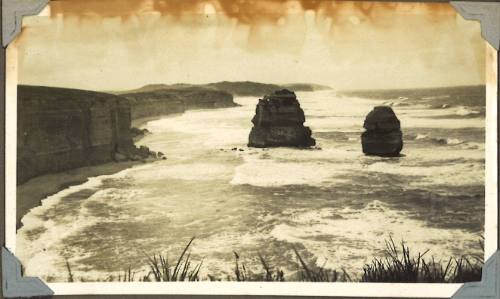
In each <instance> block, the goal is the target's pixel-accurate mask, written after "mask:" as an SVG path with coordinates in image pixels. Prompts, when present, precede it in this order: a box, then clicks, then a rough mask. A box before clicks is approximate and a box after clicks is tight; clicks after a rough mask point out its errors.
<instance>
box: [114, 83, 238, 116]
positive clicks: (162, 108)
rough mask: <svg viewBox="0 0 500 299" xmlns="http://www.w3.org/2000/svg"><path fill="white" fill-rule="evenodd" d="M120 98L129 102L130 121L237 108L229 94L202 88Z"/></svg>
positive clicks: (127, 95)
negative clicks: (204, 110)
mask: <svg viewBox="0 0 500 299" xmlns="http://www.w3.org/2000/svg"><path fill="white" fill-rule="evenodd" d="M121 96H122V97H124V98H126V99H128V100H129V103H130V108H131V115H132V119H137V118H141V117H152V116H159V115H166V114H172V113H182V112H184V111H186V110H189V109H211V108H226V107H235V106H237V104H236V103H234V102H233V96H232V95H231V94H230V93H228V92H225V91H220V90H213V89H209V88H202V87H183V88H175V89H174V88H168V89H156V90H151V91H143V92H132V93H125V94H121Z"/></svg>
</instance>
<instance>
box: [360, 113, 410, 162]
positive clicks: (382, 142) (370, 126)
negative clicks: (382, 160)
mask: <svg viewBox="0 0 500 299" xmlns="http://www.w3.org/2000/svg"><path fill="white" fill-rule="evenodd" d="M363 127H364V128H365V129H366V131H365V132H363V134H361V145H362V146H363V153H365V154H367V155H376V156H385V157H394V156H398V155H399V152H401V150H402V149H403V133H401V126H400V123H399V119H398V118H397V117H396V114H395V113H394V111H393V110H392V108H391V107H389V106H377V107H375V108H374V109H373V110H372V111H370V113H368V115H367V116H366V119H365V123H364V125H363Z"/></svg>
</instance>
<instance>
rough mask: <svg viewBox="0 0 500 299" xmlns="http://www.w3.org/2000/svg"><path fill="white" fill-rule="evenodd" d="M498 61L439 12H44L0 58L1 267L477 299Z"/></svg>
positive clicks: (65, 2)
mask: <svg viewBox="0 0 500 299" xmlns="http://www.w3.org/2000/svg"><path fill="white" fill-rule="evenodd" d="M493 53H494V54H495V55H496V52H495V50H492V48H491V46H490V45H488V44H487V42H485V40H484V39H483V38H482V36H481V28H480V24H479V22H475V21H469V20H465V19H464V18H463V17H462V16H461V15H460V14H458V13H457V11H456V10H455V8H454V7H453V6H451V5H450V4H449V3H415V2H413V3H412V2H375V1H369V2H368V1H326V0H325V1H317V0H262V1H252V0H240V1H229V0H185V1H179V0H57V1H50V2H49V4H48V6H47V7H46V8H45V9H44V10H43V11H42V12H41V13H40V14H39V15H37V16H28V17H25V18H24V19H23V27H22V31H21V33H20V35H19V36H17V37H16V39H15V40H14V41H13V42H12V43H11V44H10V45H9V47H8V48H7V61H8V64H9V65H10V66H12V68H11V69H10V70H9V71H10V72H11V78H15V93H16V98H17V120H16V123H17V144H16V153H17V158H16V171H15V173H16V176H15V177H16V187H15V190H16V192H15V193H16V213H15V214H16V216H15V217H16V236H15V256H16V257H17V258H19V260H20V262H21V264H22V270H23V273H24V275H26V276H34V277H39V278H40V279H42V280H43V281H44V282H47V283H63V282H64V283H66V282H69V283H79V282H167V281H230V282H235V283H236V282H242V281H275V282H332V283H335V282H363V283H364V282H385V283H388V282H389V283H464V282H471V281H481V271H482V268H483V265H484V262H485V245H484V244H485V201H486V196H487V194H486V193H487V192H485V182H486V175H485V165H486V164H487V155H486V143H487V142H486V139H487V138H486V136H487V133H486V127H487V126H486V119H487V117H486V115H487V105H486V102H487V101H486V90H487V88H486V86H487V82H488V80H490V81H491V80H497V77H495V75H494V74H490V73H489V72H491V71H492V69H494V68H493V67H488V65H489V64H491V61H493V60H494V59H496V56H495V58H492V57H493V56H494V55H493ZM495 67H496V62H495ZM495 71H496V70H495ZM12 74H14V75H12ZM489 76H492V78H494V79H488V78H489ZM495 84H496V83H495ZM495 136H496V135H495ZM495 142H496V141H495ZM495 146H496V145H495Z"/></svg>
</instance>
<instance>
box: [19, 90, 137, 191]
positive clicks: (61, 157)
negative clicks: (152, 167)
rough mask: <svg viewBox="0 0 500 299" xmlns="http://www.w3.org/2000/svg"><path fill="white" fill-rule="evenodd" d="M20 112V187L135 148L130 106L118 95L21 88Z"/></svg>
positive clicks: (111, 157)
mask: <svg viewBox="0 0 500 299" xmlns="http://www.w3.org/2000/svg"><path fill="white" fill-rule="evenodd" d="M17 113H18V117H17V125H18V134H17V184H21V183H24V182H26V181H27V180H28V179H30V178H32V177H34V176H37V175H41V174H46V173H51V172H58V171H64V170H68V169H72V168H77V167H81V166H88V165H95V164H100V163H105V162H109V161H112V160H113V159H114V154H115V153H116V152H117V151H129V150H130V148H132V147H134V145H133V142H132V139H131V138H130V123H131V118H130V105H129V104H128V102H127V100H126V99H123V98H121V97H118V96H114V95H110V94H105V93H99V92H92V91H84V90H76V89H64V88H53V87H41V86H23V85H20V86H18V106H17Z"/></svg>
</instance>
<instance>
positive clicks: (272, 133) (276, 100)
mask: <svg viewBox="0 0 500 299" xmlns="http://www.w3.org/2000/svg"><path fill="white" fill-rule="evenodd" d="M304 122H305V116H304V111H303V110H302V108H300V104H299V101H297V97H296V96H295V93H294V92H293V91H290V90H287V89H282V90H278V91H275V92H274V93H273V94H271V95H266V96H264V98H263V99H259V103H258V104H257V108H256V109H255V116H254V117H253V119H252V123H253V125H254V126H253V128H252V131H251V132H250V136H249V141H248V146H250V147H278V146H291V147H309V146H313V145H315V144H316V141H315V140H314V139H313V138H311V129H309V128H308V127H304Z"/></svg>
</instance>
